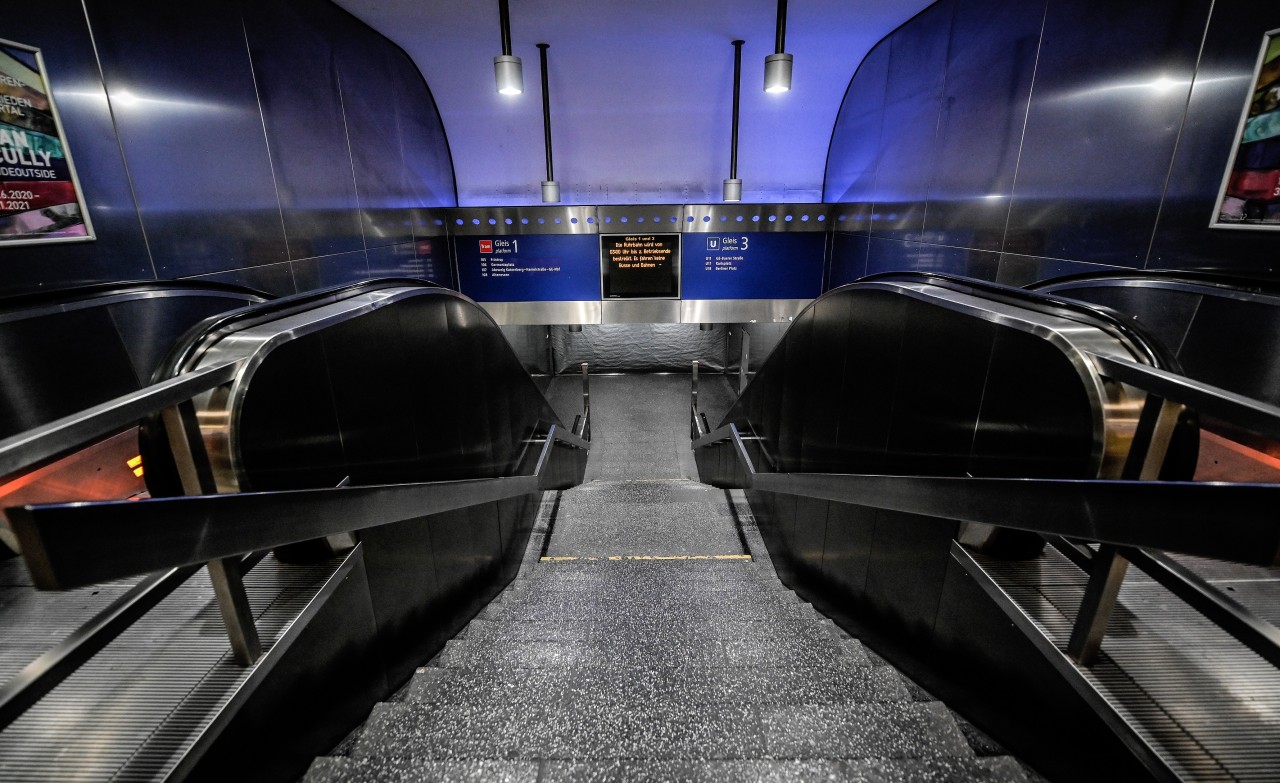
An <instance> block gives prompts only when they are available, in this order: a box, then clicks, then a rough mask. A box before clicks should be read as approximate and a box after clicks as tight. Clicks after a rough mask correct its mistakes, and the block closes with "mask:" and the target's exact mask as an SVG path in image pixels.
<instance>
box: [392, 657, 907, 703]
mask: <svg viewBox="0 0 1280 783" xmlns="http://www.w3.org/2000/svg"><path fill="white" fill-rule="evenodd" d="M619 680H624V681H625V682H626V683H627V687H626V688H625V689H622V690H618V689H617V683H618V682H619ZM602 698H603V699H613V700H614V701H615V702H616V703H617V704H618V705H619V708H625V707H626V705H628V704H631V703H633V702H638V703H666V702H700V703H707V704H716V703H748V704H773V705H779V704H837V703H858V702H880V701H884V702H891V701H892V702H904V701H910V700H912V699H911V695H910V693H909V692H908V690H907V688H906V683H905V681H904V680H903V678H902V677H901V675H899V674H898V672H897V671H896V670H895V669H893V668H892V667H889V666H870V665H866V664H865V663H864V664H860V665H859V664H857V662H856V661H849V662H843V661H837V662H830V663H827V664H824V665H821V666H813V667H809V668H805V669H798V668H795V667H785V666H784V667H767V666H727V667H719V668H706V667H691V666H684V667H673V668H665V669H658V668H655V667H646V668H643V669H636V668H623V667H609V666H562V667H556V668H545V669H498V670H493V669H471V668H435V667H428V668H424V669H422V670H421V671H419V673H418V674H416V675H414V678H413V680H412V681H411V682H410V684H409V687H408V688H406V689H405V691H404V693H403V696H402V699H403V701H404V702H406V703H423V704H443V705H448V704H455V703H461V702H469V703H485V702H489V703H498V702H502V701H507V702H510V703H512V704H527V703H536V702H557V703H560V704H565V705H572V704H573V703H574V701H575V700H577V699H602Z"/></svg>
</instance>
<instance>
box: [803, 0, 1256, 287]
mask: <svg viewBox="0 0 1280 783" xmlns="http://www.w3.org/2000/svg"><path fill="white" fill-rule="evenodd" d="M1276 28H1280V7H1273V6H1270V5H1266V4H1258V3H1250V2H1244V0H1216V1H1214V2H1211V1H1210V0H1136V2H1130V3H1114V2H1102V1H1098V0H1035V1H1034V2H1027V1H1026V0H940V1H939V2H938V3H935V4H934V5H932V6H930V7H929V8H927V9H926V10H924V11H923V12H921V13H920V14H919V15H917V16H916V17H915V18H913V19H912V20H910V21H909V22H907V23H906V24H904V25H903V26H902V27H900V28H899V29H898V30H896V31H895V32H894V33H892V34H890V35H889V36H888V37H886V38H885V39H884V40H883V41H881V42H880V43H879V44H878V45H877V46H876V47H875V48H874V49H873V50H872V51H871V52H870V53H869V54H868V56H867V57H866V59H865V60H864V61H863V62H862V64H861V65H860V67H859V68H858V70H857V73H856V74H855V75H854V77H853V79H852V80H851V82H850V84H849V88H848V91H847V93H846V96H845V99H844V103H843V105H842V107H841V110H840V113H839V115H838V118H837V121H836V126H835V129H834V132H833V135H832V140H831V147H830V151H829V154H828V159H827V172H826V181H825V184H824V195H823V198H824V201H827V202H829V203H835V204H839V208H837V209H835V213H836V214H835V216H834V217H835V220H834V227H835V231H836V235H835V237H834V238H833V242H832V248H833V255H832V260H831V263H832V273H831V282H832V283H833V284H840V283H844V282H848V281H850V280H853V279H856V278H857V277H860V276H862V275H864V274H869V273H874V272H882V271H893V270H910V269H917V270H932V271H940V272H951V273H956V274H962V275H968V276H972V277H978V278H983V279H988V280H996V281H998V282H1002V283H1009V284H1013V285H1023V284H1026V283H1029V282H1032V281H1034V280H1039V279H1044V278H1047V277H1054V276H1058V275H1063V274H1071V273H1075V272H1085V271H1091V270H1100V269H1106V268H1111V267H1116V268H1128V269H1211V270H1217V271H1222V272H1230V273H1237V274H1244V275H1274V274H1275V272H1276V268H1277V265H1276V250H1277V249H1280V234H1275V233H1271V232H1269V231H1267V230H1258V229H1252V230H1248V229H1245V230H1240V229H1223V228H1210V227H1209V223H1210V218H1211V217H1212V216H1213V212H1214V206H1215V203H1216V199H1217V196H1218V191H1219V187H1220V184H1221V181H1222V176H1223V173H1224V171H1225V169H1226V166H1227V162H1228V160H1229V158H1230V155H1231V153H1232V149H1233V145H1234V142H1235V134H1236V128H1237V123H1238V122H1239V119H1240V113H1241V110H1242V108H1243V106H1244V102H1245V101H1246V99H1247V98H1248V97H1249V95H1250V93H1251V91H1252V88H1253V70H1254V66H1255V63H1256V60H1257V57H1258V52H1259V49H1260V47H1261V45H1262V40H1263V35H1264V33H1266V32H1267V31H1270V30H1273V29H1276Z"/></svg>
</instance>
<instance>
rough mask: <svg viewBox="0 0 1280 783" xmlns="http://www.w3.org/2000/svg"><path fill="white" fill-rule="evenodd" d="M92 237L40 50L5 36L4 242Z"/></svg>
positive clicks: (1, 124) (0, 130) (1, 133)
mask: <svg viewBox="0 0 1280 783" xmlns="http://www.w3.org/2000/svg"><path fill="white" fill-rule="evenodd" d="M86 239H93V226H92V224H91V223H90V221H89V211H88V210H87V209H86V208H85V204H84V198H83V196H82V195H81V191H80V183H79V181H78V180H77V179H76V172H75V166H74V165H73V164H72V162H71V152H70V150H68V148H67V140H66V137H65V136H64V135H63V132H62V124H61V122H60V121H59V119H58V111H57V108H56V107H55V106H54V104H53V95H52V91H51V90H50V88H49V81H48V78H47V75H46V72H45V68H44V60H43V59H42V58H41V56H40V51H39V50H38V49H35V48H32V47H30V46H25V45H23V44H18V43H14V42H12V41H5V40H0V245H14V244H27V243H33V242H55V241H62V242H65V241H73V240H86Z"/></svg>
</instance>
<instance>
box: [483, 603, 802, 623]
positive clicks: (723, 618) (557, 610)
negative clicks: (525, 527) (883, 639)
mask: <svg viewBox="0 0 1280 783" xmlns="http://www.w3.org/2000/svg"><path fill="white" fill-rule="evenodd" d="M606 609H612V612H609V611H606ZM480 617H481V618H483V619H485V620H494V621H497V620H513V621H519V622H534V623H555V622H578V623H590V622H600V621H602V620H607V619H610V618H627V617H634V618H637V619H639V620H641V621H645V620H648V621H658V620H662V619H664V618H671V620H672V622H703V623H716V622H752V621H761V620H816V619H817V618H818V617H819V615H818V614H817V612H816V611H815V610H814V609H813V607H812V606H810V605H809V604H785V605H777V606H767V605H753V604H750V603H733V604H721V605H711V606H701V605H690V604H682V603H672V602H663V603H661V604H659V603H650V604H643V603H637V604H632V605H630V606H622V605H617V606H609V607H606V606H604V605H601V604H599V603H591V602H577V603H572V602H565V603H561V604H550V603H548V602H539V603H536V604H530V605H527V606H518V605H511V604H503V603H498V604H490V605H489V606H488V607H486V608H485V609H484V611H482V612H481V613H480Z"/></svg>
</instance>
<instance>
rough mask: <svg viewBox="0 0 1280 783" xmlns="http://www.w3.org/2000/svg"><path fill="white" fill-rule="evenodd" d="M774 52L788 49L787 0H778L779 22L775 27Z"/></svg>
mask: <svg viewBox="0 0 1280 783" xmlns="http://www.w3.org/2000/svg"><path fill="white" fill-rule="evenodd" d="M773 40H774V43H773V52H774V54H782V53H783V52H785V51H786V50H787V0H778V22H777V24H776V25H775V27H774V39H773Z"/></svg>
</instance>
